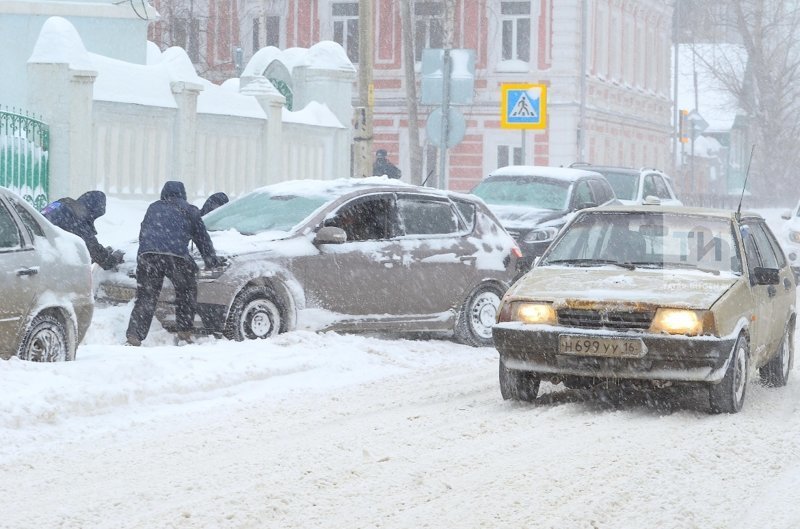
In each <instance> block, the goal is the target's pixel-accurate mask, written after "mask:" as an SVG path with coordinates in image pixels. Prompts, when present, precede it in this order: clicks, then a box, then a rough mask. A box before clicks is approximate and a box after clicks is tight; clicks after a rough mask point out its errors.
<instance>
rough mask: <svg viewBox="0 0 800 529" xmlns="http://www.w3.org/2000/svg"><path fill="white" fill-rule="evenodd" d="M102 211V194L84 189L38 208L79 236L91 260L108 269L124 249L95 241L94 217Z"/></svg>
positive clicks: (112, 266) (120, 259)
mask: <svg viewBox="0 0 800 529" xmlns="http://www.w3.org/2000/svg"><path fill="white" fill-rule="evenodd" d="M105 213H106V194H105V193H103V192H102V191H87V192H86V193H84V194H82V195H81V196H79V197H78V198H77V200H75V199H72V198H69V197H64V198H59V199H58V200H56V201H55V202H51V203H50V204H48V205H47V206H45V208H44V209H43V210H42V215H44V217H45V218H46V219H47V220H49V221H50V222H51V223H52V224H54V225H56V226H58V227H59V228H61V229H62V230H64V231H68V232H70V233H73V234H75V235H77V236H78V237H80V238H81V239H83V242H84V243H86V248H87V249H88V250H89V255H90V256H91V257H92V262H94V263H97V264H98V265H100V266H101V267H103V269H104V270H110V269H112V268H114V267H116V266H117V265H118V264H120V263H121V262H122V257H123V255H124V253H123V252H122V251H121V250H116V251H114V250H112V249H111V247H110V246H103V245H102V244H100V243H99V242H98V241H97V230H96V229H95V227H94V221H95V220H97V219H99V218H100V217H102V216H103V215H105Z"/></svg>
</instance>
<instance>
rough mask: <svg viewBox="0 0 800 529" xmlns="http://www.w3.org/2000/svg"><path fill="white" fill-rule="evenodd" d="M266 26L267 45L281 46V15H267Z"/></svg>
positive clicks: (265, 43)
mask: <svg viewBox="0 0 800 529" xmlns="http://www.w3.org/2000/svg"><path fill="white" fill-rule="evenodd" d="M265 22H266V26H265V28H264V29H266V31H267V38H266V41H265V42H264V45H265V46H274V47H276V48H280V47H281V17H279V16H272V15H267V17H266V20H265Z"/></svg>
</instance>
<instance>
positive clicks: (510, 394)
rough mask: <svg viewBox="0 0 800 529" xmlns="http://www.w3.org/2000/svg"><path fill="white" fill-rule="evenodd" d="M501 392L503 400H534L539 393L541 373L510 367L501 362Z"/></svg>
mask: <svg viewBox="0 0 800 529" xmlns="http://www.w3.org/2000/svg"><path fill="white" fill-rule="evenodd" d="M498 363H499V364H500V394H501V395H502V396H503V400H520V401H522V402H533V401H534V400H535V399H536V396H537V395H538V394H539V384H540V382H541V379H540V378H539V375H537V374H536V373H534V372H532V371H520V370H517V369H509V368H507V367H506V365H505V364H504V363H503V360H502V359H501V360H500V362H498Z"/></svg>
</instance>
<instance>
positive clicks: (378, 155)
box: [372, 149, 402, 178]
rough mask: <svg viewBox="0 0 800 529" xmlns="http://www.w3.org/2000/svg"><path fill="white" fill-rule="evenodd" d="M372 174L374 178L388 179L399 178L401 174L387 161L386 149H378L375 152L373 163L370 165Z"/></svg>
mask: <svg viewBox="0 0 800 529" xmlns="http://www.w3.org/2000/svg"><path fill="white" fill-rule="evenodd" d="M372 174H373V175H375V176H384V175H386V176H388V177H389V178H400V176H401V175H402V173H401V172H400V169H398V168H397V166H396V165H395V164H393V163H392V162H390V161H389V158H388V154H387V152H386V149H378V150H377V151H376V152H375V163H374V164H372Z"/></svg>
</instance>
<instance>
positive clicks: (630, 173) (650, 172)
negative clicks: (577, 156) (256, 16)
mask: <svg viewBox="0 0 800 529" xmlns="http://www.w3.org/2000/svg"><path fill="white" fill-rule="evenodd" d="M570 167H577V168H581V169H587V170H589V171H596V172H598V173H600V174H602V175H603V176H605V177H606V180H608V183H609V184H611V187H613V188H614V194H615V195H616V196H617V199H618V200H619V201H620V202H621V203H622V204H625V205H626V206H632V205H635V204H644V203H645V202H648V203H653V202H654V201H652V199H651V200H647V199H648V198H649V197H655V198H657V199H658V202H659V203H660V204H661V205H663V206H682V205H683V203H682V202H681V201H680V200H678V197H676V196H675V190H674V189H673V187H672V179H671V178H670V177H669V176H667V175H666V174H665V173H663V172H662V171H659V170H658V169H652V168H649V167H642V168H641V169H632V168H630V167H613V166H601V165H592V164H589V163H582V162H576V163H573V164H572V165H570Z"/></svg>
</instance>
